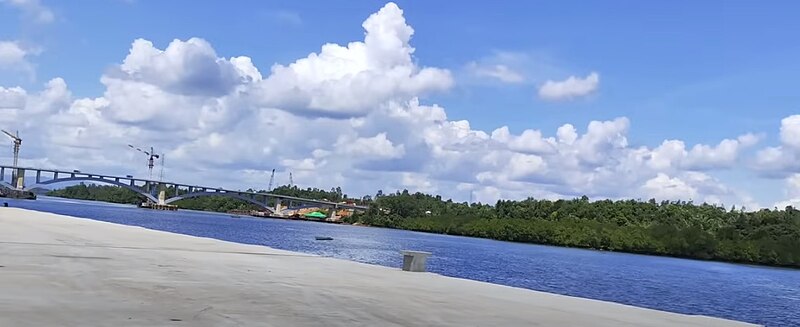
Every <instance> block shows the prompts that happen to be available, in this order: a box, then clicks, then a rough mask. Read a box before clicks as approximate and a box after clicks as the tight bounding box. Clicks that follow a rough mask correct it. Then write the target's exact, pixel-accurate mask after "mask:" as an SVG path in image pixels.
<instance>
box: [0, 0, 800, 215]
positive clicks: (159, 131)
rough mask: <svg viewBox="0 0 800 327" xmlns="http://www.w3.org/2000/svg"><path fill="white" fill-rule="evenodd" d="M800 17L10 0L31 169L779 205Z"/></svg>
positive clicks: (720, 5) (775, 8)
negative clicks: (157, 163)
mask: <svg viewBox="0 0 800 327" xmlns="http://www.w3.org/2000/svg"><path fill="white" fill-rule="evenodd" d="M797 12H800V4H799V3H796V2H793V1H783V2H782V1H775V2H770V3H769V4H768V5H764V4H760V3H757V2H753V1H704V2H697V1H670V2H642V1H605V2H585V1H559V2H545V1H504V2H502V3H501V5H491V4H487V3H484V2H460V3H453V2H450V1H398V2H382V1H303V2H295V1H225V2H223V1H202V2H198V1H178V0H176V1H145V0H106V1H101V0H93V1H92V0H85V1H75V2H68V3H67V2H56V1H47V0H0V127H2V128H3V129H7V130H19V131H20V135H21V136H22V138H23V146H22V151H21V155H20V156H21V158H20V161H21V163H22V164H23V165H26V166H36V167H47V168H60V169H67V170H69V169H81V170H83V171H92V172H99V173H109V174H112V173H113V174H126V175H127V174H133V175H137V176H143V177H144V176H146V175H147V174H148V172H147V167H146V159H147V158H146V157H145V156H143V155H141V154H140V153H136V152H135V151H131V150H130V149H129V148H128V147H127V144H134V145H136V146H140V147H150V146H152V147H154V148H155V149H156V152H159V153H162V154H164V167H165V168H164V175H165V176H164V178H165V179H166V180H171V181H176V182H183V183H197V184H203V185H209V186H222V187H228V188H235V189H247V188H256V189H264V188H266V186H267V183H268V180H269V173H270V171H271V170H272V169H276V177H275V179H276V184H286V183H288V175H289V172H291V173H292V175H293V177H294V182H295V184H297V185H298V186H301V187H320V188H325V189H328V188H331V187H335V186H341V187H342V188H343V189H344V190H345V191H346V193H348V194H350V195H355V196H360V195H364V194H375V193H376V192H377V190H379V189H380V190H383V191H384V192H393V191H395V190H400V189H408V190H410V191H412V192H414V191H420V192H428V193H436V194H442V195H443V196H445V197H450V198H453V199H455V200H456V201H466V200H468V199H469V198H470V197H472V198H473V199H474V200H475V201H481V202H484V203H494V202H495V201H497V200H498V199H523V198H527V197H535V198H547V199H558V198H573V197H579V196H581V195H587V196H589V197H590V199H592V200H600V199H628V198H632V199H650V198H655V199H657V200H685V201H694V202H696V203H700V202H707V203H713V204H719V205H725V206H726V207H730V206H732V205H735V206H737V207H739V208H741V207H742V206H744V207H745V208H747V209H749V210H755V209H758V208H772V207H779V208H783V207H784V206H786V205H799V204H800V115H798V114H800V92H798V91H800V83H798V82H797V76H798V75H800V60H798V59H800V34H798V33H797V32H796V31H798V30H800V21H798V20H797V19H796V17H795V16H796V15H795V13H797ZM7 141H8V142H6V143H7V150H5V151H0V162H7V163H10V161H11V142H10V140H7ZM0 149H2V148H0ZM159 171H160V167H158V168H156V173H159Z"/></svg>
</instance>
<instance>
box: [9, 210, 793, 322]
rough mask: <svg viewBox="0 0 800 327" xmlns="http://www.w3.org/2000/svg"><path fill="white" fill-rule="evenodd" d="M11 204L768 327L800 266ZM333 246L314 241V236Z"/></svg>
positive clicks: (787, 315)
mask: <svg viewBox="0 0 800 327" xmlns="http://www.w3.org/2000/svg"><path fill="white" fill-rule="evenodd" d="M2 202H8V203H9V205H10V206H13V207H22V208H28V209H33V210H39V211H47V212H53V213H59V214H66V215H72V216H77V217H84V218H90V219H95V220H102V221H108V222H114V223H120V224H126V225H135V226H142V227H146V228H151V229H157V230H163V231H169V232H175V233H181V234H188V235H195V236H203V237H211V238H216V239H221V240H226V241H233V242H239V243H248V244H262V245H267V246H270V247H274V248H279V249H286V250H292V251H300V252H306V253H314V254H319V255H323V256H330V257H336V258H342V259H348V260H353V261H360V262H366V263H372V264H378V265H384V266H390V267H400V266H401V256H400V254H399V253H398V251H400V250H402V249H414V250H422V251H429V252H432V253H433V256H432V257H431V258H430V259H429V263H428V268H429V270H430V271H432V272H436V273H439V274H442V275H447V276H453V277H460V278H467V279H474V280H480V281H486V282H491V283H497V284H503V285H509V286H516V287H522V288H528V289H532V290H538V291H546V292H552V293H559V294H565V295H572V296H579V297H585V298H592V299H599V300H606V301H613V302H618V303H624V304H630V305H635V306H640V307H647V308H653V309H659V310H665V311H672V312H679V313H685V314H700V315H708V316H715V317H721V318H728V319H735V320H740V321H747V322H753V323H759V324H764V325H767V326H800V270H792V269H780V268H767V267H758V266H747V265H738V264H728V263H719V262H707V261H696V260H685V259H676V258H665V257H654V256H643V255H634V254H624V253H611V252H600V251H591V250H580V249H569V248H559V247H551V246H541V245H530V244H518V243H509V242H499V241H492V240H485V239H478V238H467V237H458V236H447V235H436V234H425V233H417V232H409V231H400V230H391V229H382V228H370V227H357V226H346V225H331V224H322V223H314V222H304V221H287V220H275V219H258V218H232V217H230V216H229V215H226V214H214V213H204V212H194V211H177V212H168V211H166V212H165V211H151V210H146V209H139V208H135V207H132V206H125V205H114V204H106V203H99V202H89V201H76V200H65V199H55V198H46V197H42V198H40V199H39V200H36V201H24V200H10V199H3V200H2ZM317 235H322V236H331V237H333V238H334V240H333V241H315V240H314V236H317Z"/></svg>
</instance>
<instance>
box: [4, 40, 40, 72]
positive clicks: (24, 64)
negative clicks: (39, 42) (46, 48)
mask: <svg viewBox="0 0 800 327" xmlns="http://www.w3.org/2000/svg"><path fill="white" fill-rule="evenodd" d="M38 53H39V50H37V49H33V48H27V47H24V46H22V45H21V44H20V43H19V42H16V41H0V72H2V71H4V70H6V71H10V72H21V73H23V74H25V75H27V76H25V77H27V78H28V79H33V77H34V73H35V69H34V65H33V64H32V63H31V62H30V61H29V58H30V57H31V56H33V55H36V54H38Z"/></svg>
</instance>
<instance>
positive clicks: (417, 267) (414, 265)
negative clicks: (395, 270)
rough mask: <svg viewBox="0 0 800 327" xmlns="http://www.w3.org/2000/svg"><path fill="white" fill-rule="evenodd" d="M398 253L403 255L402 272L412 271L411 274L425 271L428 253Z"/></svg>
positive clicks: (405, 251) (406, 251)
mask: <svg viewBox="0 0 800 327" xmlns="http://www.w3.org/2000/svg"><path fill="white" fill-rule="evenodd" d="M400 253H402V254H403V270H404V271H413V272H424V271H426V268H425V263H426V262H427V260H428V256H429V255H431V253H430V252H422V251H410V250H404V251H401V252H400Z"/></svg>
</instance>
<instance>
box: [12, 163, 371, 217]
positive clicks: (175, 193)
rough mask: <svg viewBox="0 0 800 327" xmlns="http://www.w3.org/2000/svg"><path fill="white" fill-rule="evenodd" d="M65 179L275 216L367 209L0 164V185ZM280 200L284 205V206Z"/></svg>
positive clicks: (164, 201)
mask: <svg viewBox="0 0 800 327" xmlns="http://www.w3.org/2000/svg"><path fill="white" fill-rule="evenodd" d="M7 171H8V172H10V173H11V180H10V182H7V181H6V175H7ZM27 175H30V177H29V178H33V176H35V179H34V180H35V183H32V184H27V185H26V183H25V179H26V176H27ZM65 182H91V183H99V184H108V185H114V186H119V187H122V188H125V189H128V190H131V191H134V192H136V193H137V194H139V195H142V196H144V197H145V198H146V199H147V200H148V201H149V202H152V203H155V204H159V205H168V204H171V203H173V202H175V201H179V200H183V199H189V198H196V197H206V196H223V197H229V198H234V199H239V200H242V201H245V202H248V203H251V204H254V205H256V206H258V207H260V208H262V209H264V210H265V211H267V212H268V213H269V214H270V215H275V216H282V215H283V212H284V210H285V209H287V208H290V207H293V205H306V206H308V205H315V206H318V207H323V208H331V209H333V210H330V212H331V215H335V212H336V211H337V210H341V209H349V210H359V211H363V210H367V209H368V207H367V206H359V205H353V204H346V203H336V202H331V201H325V200H315V199H306V198H300V197H294V196H288V195H281V194H274V193H263V192H247V191H237V190H228V189H224V188H219V187H207V186H199V185H190V184H181V183H173V182H165V181H155V180H150V179H144V178H135V177H133V176H131V175H126V176H113V175H104V174H95V173H88V172H81V171H79V170H73V171H64V170H56V169H44V168H31V167H16V166H5V165H0V185H3V186H5V187H8V188H12V189H17V190H22V191H30V190H32V189H34V188H37V187H44V186H47V185H51V184H58V183H65ZM156 191H158V192H156ZM155 193H158V195H157V196H155V195H154V194H155ZM168 193H169V194H168ZM270 202H272V203H270ZM284 203H285V204H286V206H284Z"/></svg>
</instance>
